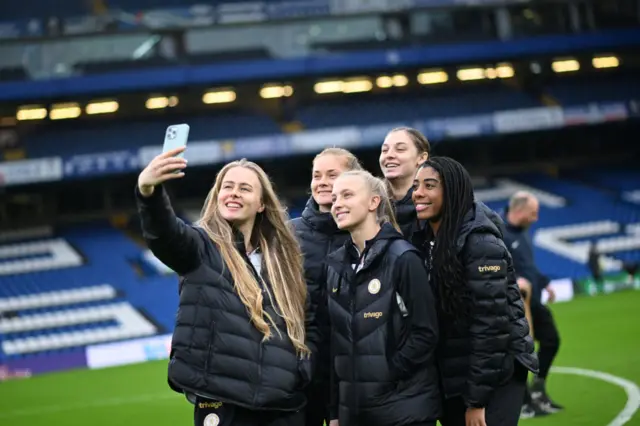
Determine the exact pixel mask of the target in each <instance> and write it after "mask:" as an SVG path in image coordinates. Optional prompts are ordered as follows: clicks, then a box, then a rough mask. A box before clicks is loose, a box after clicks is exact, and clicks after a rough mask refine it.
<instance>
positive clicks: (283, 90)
mask: <svg viewBox="0 0 640 426" xmlns="http://www.w3.org/2000/svg"><path fill="white" fill-rule="evenodd" d="M291 95H293V87H291V86H289V85H286V86H280V85H278V84H267V85H265V86H263V87H262V89H260V97H262V98H263V99H274V98H282V97H289V96H291Z"/></svg>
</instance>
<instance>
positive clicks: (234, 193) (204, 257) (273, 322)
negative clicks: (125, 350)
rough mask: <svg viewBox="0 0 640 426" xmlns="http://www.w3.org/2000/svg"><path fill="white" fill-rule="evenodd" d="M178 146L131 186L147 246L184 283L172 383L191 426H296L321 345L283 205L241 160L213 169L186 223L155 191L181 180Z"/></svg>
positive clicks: (174, 340) (251, 166)
mask: <svg viewBox="0 0 640 426" xmlns="http://www.w3.org/2000/svg"><path fill="white" fill-rule="evenodd" d="M183 150H184V148H181V149H178V150H174V151H170V152H167V153H164V154H160V155H159V156H158V157H156V158H155V159H153V160H152V161H151V163H150V164H149V165H148V166H147V167H146V168H145V169H144V170H143V171H142V173H141V174H140V176H139V178H138V185H137V188H136V196H137V200H138V206H139V210H140V216H141V220H142V230H143V235H144V237H145V239H146V241H147V244H148V245H149V248H150V249H151V251H152V252H153V254H154V255H155V256H156V257H158V259H160V260H161V261H162V262H163V263H165V264H166V265H167V266H169V267H170V268H171V269H173V270H174V271H176V272H177V273H178V274H179V275H181V276H182V277H183V284H182V287H181V289H180V304H179V308H178V314H177V321H176V326H175V330H174V333H173V338H172V347H171V354H170V358H171V359H170V362H169V385H170V386H171V388H172V389H173V390H175V391H176V392H180V393H184V394H185V395H186V396H187V399H188V400H189V401H190V402H192V403H194V405H195V408H194V409H195V415H194V419H195V420H194V421H195V425H196V426H202V425H209V424H219V423H222V424H234V425H240V426H242V425H266V424H269V425H270V426H274V425H275V426H286V425H298V424H301V423H303V422H304V419H303V417H301V416H302V411H301V409H302V408H303V407H304V405H305V402H306V401H305V395H304V392H303V389H304V387H305V386H306V385H307V384H308V383H309V381H310V376H311V367H310V360H309V355H310V353H311V352H312V351H314V350H315V348H316V344H317V340H318V339H317V333H316V332H315V330H316V327H315V321H314V316H313V311H311V310H307V306H310V304H308V303H307V294H308V292H307V286H306V284H305V281H304V275H303V268H302V254H301V252H300V248H299V245H298V243H297V241H296V239H295V236H294V235H293V232H292V231H291V230H290V228H289V227H288V226H287V219H288V218H287V215H286V212H285V209H284V207H283V206H282V205H281V204H280V202H279V201H278V198H277V196H276V194H275V192H274V190H273V188H272V186H271V183H270V181H269V178H268V176H267V175H266V174H265V173H264V171H263V170H262V169H261V168H260V167H259V166H258V165H256V164H255V163H252V162H249V161H247V160H244V159H243V160H240V161H234V162H232V163H229V164H227V165H226V166H225V167H224V168H223V169H222V170H221V171H220V173H218V175H217V177H216V181H215V183H214V185H213V188H211V190H210V192H209V195H208V196H207V199H206V201H205V204H204V208H203V213H202V219H201V220H200V221H199V222H198V223H197V225H195V226H190V225H187V224H186V223H184V222H183V221H182V220H180V219H178V218H177V217H176V216H175V214H174V212H173V209H172V208H171V205H170V201H169V197H168V196H167V194H166V193H165V191H164V190H163V187H162V185H161V184H162V183H163V182H165V181H167V180H170V179H176V178H180V177H182V176H183V175H184V173H183V172H180V173H175V171H176V170H181V169H184V168H185V167H186V165H187V164H186V161H185V160H184V159H181V158H177V157H175V155H176V154H179V153H180V152H182V151H183ZM311 298H312V299H315V297H311ZM258 410H260V411H258Z"/></svg>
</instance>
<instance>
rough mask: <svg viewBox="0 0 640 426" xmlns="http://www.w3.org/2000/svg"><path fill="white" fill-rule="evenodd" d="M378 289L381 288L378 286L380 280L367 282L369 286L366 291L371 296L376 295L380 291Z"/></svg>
mask: <svg viewBox="0 0 640 426" xmlns="http://www.w3.org/2000/svg"><path fill="white" fill-rule="evenodd" d="M380 287H382V285H381V284H380V280H379V279H377V278H374V279H372V280H371V281H369V285H368V286H367V289H368V290H369V293H371V294H378V292H379V291H380Z"/></svg>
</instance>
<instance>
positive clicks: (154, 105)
mask: <svg viewBox="0 0 640 426" xmlns="http://www.w3.org/2000/svg"><path fill="white" fill-rule="evenodd" d="M144 106H145V107H146V108H147V109H163V108H166V107H168V106H169V98H167V97H166V96H158V97H154V98H149V99H147V101H146V102H145V103H144Z"/></svg>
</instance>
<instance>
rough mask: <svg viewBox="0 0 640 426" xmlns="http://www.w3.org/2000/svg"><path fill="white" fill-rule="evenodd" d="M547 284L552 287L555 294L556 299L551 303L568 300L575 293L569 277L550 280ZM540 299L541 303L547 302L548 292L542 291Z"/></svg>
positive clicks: (570, 299)
mask: <svg viewBox="0 0 640 426" xmlns="http://www.w3.org/2000/svg"><path fill="white" fill-rule="evenodd" d="M549 286H550V287H551V288H553V291H554V292H555V294H556V299H555V301H554V302H553V303H561V302H570V301H572V300H573V298H574V296H575V294H576V289H575V285H574V282H573V280H572V279H570V278H561V279H556V280H551V282H550V283H549ZM541 301H542V303H547V302H548V301H549V293H547V292H546V291H543V292H542V299H541Z"/></svg>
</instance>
